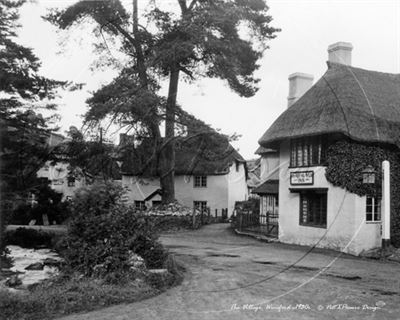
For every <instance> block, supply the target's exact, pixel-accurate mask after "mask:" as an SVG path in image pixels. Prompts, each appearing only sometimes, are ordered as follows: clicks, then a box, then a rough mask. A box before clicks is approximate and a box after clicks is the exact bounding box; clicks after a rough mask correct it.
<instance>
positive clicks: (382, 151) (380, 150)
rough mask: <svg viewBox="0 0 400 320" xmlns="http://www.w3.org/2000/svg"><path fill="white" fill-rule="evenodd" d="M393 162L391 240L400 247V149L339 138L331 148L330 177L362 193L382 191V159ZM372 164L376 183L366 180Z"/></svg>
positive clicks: (363, 194)
mask: <svg viewBox="0 0 400 320" xmlns="http://www.w3.org/2000/svg"><path fill="white" fill-rule="evenodd" d="M384 160H388V161H389V162H390V188H391V189H390V191H391V240H392V244H393V245H395V246H396V247H400V152H399V151H398V150H391V149H389V148H384V147H379V146H374V145H366V144H361V143H356V142H353V141H343V140H342V141H338V142H336V143H334V144H332V145H331V146H330V147H329V148H328V151H327V168H326V179H327V180H328V181H329V182H330V183H332V184H333V185H334V186H338V187H341V188H343V189H346V190H347V191H349V192H352V193H355V194H358V195H360V196H365V195H371V196H376V195H379V194H380V193H381V190H382V189H381V184H382V161H384ZM368 165H371V166H372V167H373V168H374V169H375V171H376V179H375V181H376V183H375V184H374V185H367V184H363V181H362V171H363V170H364V169H365V168H366V167H367V166H368Z"/></svg>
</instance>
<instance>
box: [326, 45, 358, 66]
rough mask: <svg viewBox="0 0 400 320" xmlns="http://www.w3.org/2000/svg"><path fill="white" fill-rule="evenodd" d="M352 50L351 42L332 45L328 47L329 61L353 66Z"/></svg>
mask: <svg viewBox="0 0 400 320" xmlns="http://www.w3.org/2000/svg"><path fill="white" fill-rule="evenodd" d="M351 50H353V46H352V44H351V43H349V42H336V43H334V44H331V45H330V46H329V47H328V54H329V58H328V61H329V62H335V63H341V64H344V65H347V66H351Z"/></svg>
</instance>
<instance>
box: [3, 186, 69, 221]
mask: <svg viewBox="0 0 400 320" xmlns="http://www.w3.org/2000/svg"><path fill="white" fill-rule="evenodd" d="M30 191H31V193H32V194H34V195H35V204H34V205H33V206H32V205H31V204H21V205H19V206H18V207H17V208H16V209H15V210H14V211H13V212H12V215H11V219H10V220H11V223H12V224H21V225H25V224H28V223H29V222H30V221H31V220H36V224H43V223H44V222H43V215H44V214H46V215H47V217H48V219H49V222H50V223H51V224H53V222H55V223H56V224H61V223H63V222H64V221H66V220H67V219H68V218H69V216H70V210H69V202H66V201H64V202H62V201H61V199H62V194H61V193H58V192H56V191H54V190H53V189H51V188H50V187H49V185H48V184H47V183H42V184H40V185H39V186H37V187H34V188H31V189H30Z"/></svg>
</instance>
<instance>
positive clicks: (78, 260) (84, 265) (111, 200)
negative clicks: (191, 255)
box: [62, 183, 167, 282]
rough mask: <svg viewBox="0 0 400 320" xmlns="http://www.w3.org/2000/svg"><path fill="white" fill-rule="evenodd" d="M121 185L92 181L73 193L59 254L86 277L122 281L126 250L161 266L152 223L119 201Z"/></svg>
mask: <svg viewBox="0 0 400 320" xmlns="http://www.w3.org/2000/svg"><path fill="white" fill-rule="evenodd" d="M121 196H122V188H121V187H118V186H115V185H112V184H109V183H107V184H96V185H94V186H92V187H90V188H85V189H84V190H81V191H79V192H78V193H77V196H76V197H75V199H74V202H73V205H72V219H71V221H70V224H69V228H68V234H67V236H66V239H65V241H64V246H65V248H66V249H65V251H64V252H63V253H62V255H63V256H64V258H65V260H66V263H67V266H68V267H70V268H71V269H73V270H77V271H79V272H82V273H84V274H85V275H87V276H96V277H101V278H107V279H108V280H110V282H119V281H122V280H123V279H124V277H125V275H127V274H129V271H130V265H129V251H133V252H134V253H136V254H138V255H140V256H142V257H143V259H144V260H145V263H146V265H147V266H148V267H151V268H159V267H162V265H163V263H164V261H165V259H166V256H167V254H166V252H165V250H164V249H163V247H162V246H161V244H160V243H158V242H157V238H156V235H155V234H154V232H153V229H152V225H151V224H150V223H148V221H147V220H146V219H145V217H144V216H143V215H140V214H138V213H135V212H134V211H132V210H131V209H130V208H129V207H127V206H125V205H124V204H122V203H121V202H120V201H119V200H120V199H121Z"/></svg>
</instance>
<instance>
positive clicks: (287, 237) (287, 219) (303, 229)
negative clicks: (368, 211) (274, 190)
mask: <svg viewBox="0 0 400 320" xmlns="http://www.w3.org/2000/svg"><path fill="white" fill-rule="evenodd" d="M280 151H281V152H280V173H279V177H280V180H279V240H280V241H281V242H284V243H292V244H299V245H307V246H313V245H316V246H317V247H321V248H329V249H334V250H339V251H343V252H346V253H351V254H356V255H357V254H359V253H360V252H361V251H363V250H368V249H372V248H375V247H377V246H378V245H379V241H380V237H379V232H377V231H378V228H379V226H380V225H377V224H370V223H366V222H365V197H359V196H357V195H356V194H353V193H350V192H347V191H345V190H344V189H342V188H339V187H334V186H332V185H331V184H330V183H329V182H328V181H327V180H326V178H325V167H321V166H320V167H307V168H289V159H290V157H289V156H290V150H289V143H288V142H283V143H282V144H281V149H280ZM294 171H314V184H313V185H312V186H291V185H290V179H289V177H290V172H294ZM289 188H299V189H306V188H328V190H327V227H326V228H318V227H311V226H302V225H300V223H299V215H300V208H299V207H300V194H299V193H291V192H290V191H289Z"/></svg>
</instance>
